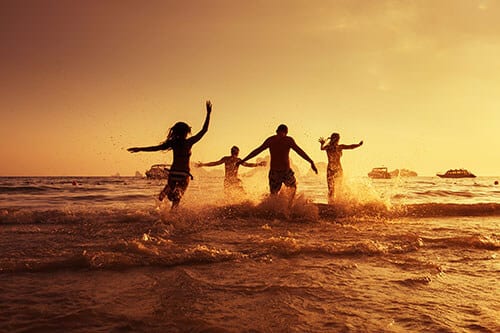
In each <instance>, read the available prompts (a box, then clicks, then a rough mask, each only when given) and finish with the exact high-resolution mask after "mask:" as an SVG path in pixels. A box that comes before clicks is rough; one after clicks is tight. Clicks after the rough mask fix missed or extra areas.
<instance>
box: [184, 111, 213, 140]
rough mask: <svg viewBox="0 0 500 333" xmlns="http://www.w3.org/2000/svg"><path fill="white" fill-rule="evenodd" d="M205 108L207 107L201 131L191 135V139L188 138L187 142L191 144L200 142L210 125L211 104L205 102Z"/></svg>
mask: <svg viewBox="0 0 500 333" xmlns="http://www.w3.org/2000/svg"><path fill="white" fill-rule="evenodd" d="M206 107H207V115H206V117H205V122H204V123H203V127H202V128H201V131H199V132H198V133H196V134H195V135H193V136H192V137H191V138H189V141H191V144H195V143H196V142H198V141H200V139H201V138H202V137H203V136H204V135H205V133H207V131H208V125H209V124H210V114H211V113H212V102H210V101H207V102H206Z"/></svg>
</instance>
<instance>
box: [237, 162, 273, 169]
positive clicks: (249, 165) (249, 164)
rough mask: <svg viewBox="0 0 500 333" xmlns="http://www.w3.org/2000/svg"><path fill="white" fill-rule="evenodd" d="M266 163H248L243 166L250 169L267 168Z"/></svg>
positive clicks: (243, 163)
mask: <svg viewBox="0 0 500 333" xmlns="http://www.w3.org/2000/svg"><path fill="white" fill-rule="evenodd" d="M266 164H267V163H266V161H261V162H259V163H248V162H242V163H241V165H243V166H246V167H249V168H255V167H258V166H266Z"/></svg>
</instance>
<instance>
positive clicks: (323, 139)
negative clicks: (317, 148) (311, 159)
mask: <svg viewBox="0 0 500 333" xmlns="http://www.w3.org/2000/svg"><path fill="white" fill-rule="evenodd" d="M318 142H319V143H321V144H323V143H325V142H326V140H325V138H324V137H320V138H319V140H318Z"/></svg>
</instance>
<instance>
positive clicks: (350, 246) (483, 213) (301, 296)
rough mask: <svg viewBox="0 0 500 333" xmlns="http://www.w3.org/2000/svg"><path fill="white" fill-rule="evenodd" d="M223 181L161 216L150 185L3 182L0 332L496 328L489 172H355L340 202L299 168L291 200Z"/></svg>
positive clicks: (495, 220) (499, 217)
mask: <svg viewBox="0 0 500 333" xmlns="http://www.w3.org/2000/svg"><path fill="white" fill-rule="evenodd" d="M74 180H76V182H77V183H76V185H73V181H74ZM220 181H221V180H220V179H210V180H208V179H195V181H193V183H192V184H191V185H190V188H189V189H188V192H187V193H186V197H185V201H184V202H183V204H182V206H181V208H180V209H179V210H178V211H176V212H171V211H170V210H169V209H168V207H167V205H164V204H161V205H160V204H159V203H158V202H157V201H155V196H156V194H157V193H158V192H159V190H160V189H161V187H162V185H163V183H162V182H158V181H148V180H143V179H134V178H125V177H122V178H0V251H1V253H2V257H1V258H0V279H1V280H2V283H1V284H0V304H1V305H2V310H1V311H0V331H8V332H24V331H36V332H40V331H47V332H67V331H74V332H80V331H81V332H88V331H95V332H101V331H102V332H110V331H117V332H122V331H132V332H151V331H156V332H185V331H194V332H226V331H228V332H241V331H247V332H255V331H258V332H375V331H377V332H378V331H380V332H408V331H422V332H428V331H431V332H438V331H439V332H498V331H499V330H500V321H499V318H500V313H499V310H498V309H500V302H499V301H498V300H499V299H500V292H499V281H498V276H499V274H498V273H499V270H500V266H499V262H498V250H499V248H500V241H499V236H498V231H499V230H500V229H499V228H500V199H499V195H500V193H499V188H498V187H495V186H494V185H493V178H478V179H475V180H459V181H454V182H453V181H446V180H440V179H438V178H423V177H417V178H412V179H404V180H389V181H385V180H384V181H371V180H369V179H358V180H356V179H355V180H351V181H349V182H350V183H349V184H347V185H348V186H350V189H349V191H348V192H347V193H345V197H344V200H343V201H342V202H341V204H338V205H336V206H327V205H325V204H324V202H325V200H324V195H326V189H325V188H324V186H321V185H322V184H321V181H320V180H314V179H313V180H308V179H301V180H300V182H299V195H298V198H297V200H296V202H295V204H294V206H293V207H292V208H291V210H288V209H287V205H286V201H282V200H280V199H278V200H275V201H270V200H269V199H267V198H265V197H263V196H262V193H264V192H265V190H266V189H265V185H262V186H261V187H259V186H260V185H259V184H257V186H256V187H254V188H252V185H251V184H249V183H246V188H247V191H248V192H249V193H250V194H251V193H252V192H256V193H258V195H257V196H253V197H252V195H249V197H248V198H246V199H242V200H239V201H237V202H228V201H227V200H226V198H224V196H223V195H221V193H220V192H221V183H220ZM244 181H245V179H244ZM323 185H324V184H323ZM464 193H468V194H464ZM320 198H321V199H320ZM313 200H314V202H312V201H313Z"/></svg>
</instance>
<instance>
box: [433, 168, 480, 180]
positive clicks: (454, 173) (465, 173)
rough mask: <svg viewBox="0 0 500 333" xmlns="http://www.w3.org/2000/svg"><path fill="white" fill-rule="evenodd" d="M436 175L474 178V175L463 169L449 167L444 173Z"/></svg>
mask: <svg viewBox="0 0 500 333" xmlns="http://www.w3.org/2000/svg"><path fill="white" fill-rule="evenodd" d="M436 176H438V177H441V178H476V175H474V174H472V173H470V172H469V171H467V170H465V169H450V170H448V171H446V172H445V173H444V174H439V173H438V174H436Z"/></svg>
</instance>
